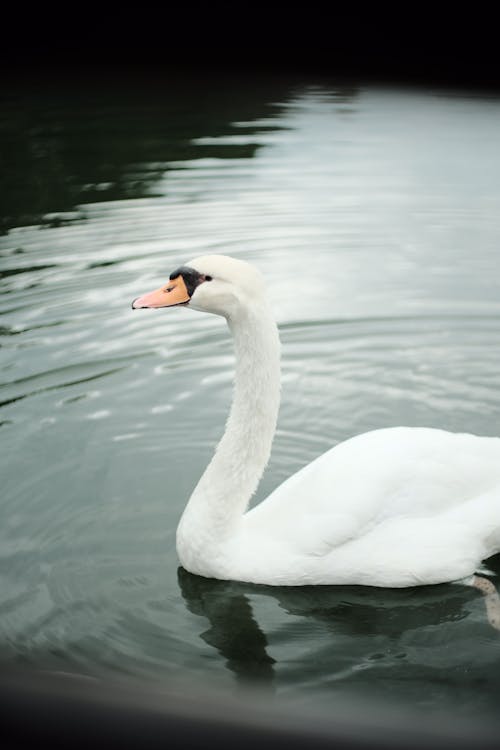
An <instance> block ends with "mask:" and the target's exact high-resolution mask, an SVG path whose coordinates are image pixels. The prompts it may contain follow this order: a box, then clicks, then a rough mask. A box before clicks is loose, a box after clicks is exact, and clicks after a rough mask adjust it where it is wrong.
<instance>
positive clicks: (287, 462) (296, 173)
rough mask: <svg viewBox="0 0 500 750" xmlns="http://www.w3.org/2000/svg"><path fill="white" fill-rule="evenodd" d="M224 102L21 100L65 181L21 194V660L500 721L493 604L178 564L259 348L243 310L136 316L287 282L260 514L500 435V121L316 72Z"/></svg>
mask: <svg viewBox="0 0 500 750" xmlns="http://www.w3.org/2000/svg"><path fill="white" fill-rule="evenodd" d="M199 94H200V92H198V91H193V93H192V95H190V93H189V91H186V90H183V91H182V95H181V94H180V93H179V91H174V92H173V93H172V95H171V97H170V99H168V97H165V98H164V99H162V98H161V97H159V98H158V99H156V100H153V99H151V100H149V99H148V98H147V97H146V96H144V97H143V98H142V99H141V98H140V97H136V98H134V99H133V100H132V101H131V103H130V104H127V102H126V100H125V101H124V99H123V98H121V96H120V93H119V92H118V93H116V95H115V98H113V96H110V97H109V99H107V100H106V101H104V98H99V96H98V95H97V94H96V96H95V98H94V99H92V98H89V99H84V98H83V99H82V100H81V101H80V100H79V101H78V102H76V101H74V100H72V99H71V97H70V98H69V99H65V98H64V97H61V98H60V99H58V98H57V97H52V98H51V99H48V100H47V101H43V100H41V99H35V98H32V99H31V100H30V101H31V109H29V108H28V109H26V107H25V108H24V109H23V107H22V106H21V105H22V104H23V102H22V101H21V100H19V102H18V103H17V104H16V101H13V102H11V105H10V109H9V108H7V109H6V110H4V115H3V120H2V128H3V132H4V135H5V138H6V139H7V141H8V143H9V144H10V147H11V148H12V152H13V154H14V155H15V156H16V155H17V156H16V158H17V159H18V163H17V166H16V168H17V169H25V170H28V172H29V170H30V169H32V170H34V171H35V173H37V174H38V175H39V183H37V184H36V185H35V184H33V185H32V187H30V188H28V187H26V189H25V191H24V192H23V191H20V192H19V191H18V188H17V187H16V186H17V184H18V176H17V177H15V176H14V174H12V185H13V188H12V192H11V193H9V196H10V197H9V196H7V197H6V199H5V203H4V206H5V207H6V209H7V210H6V211H5V214H6V215H5V221H4V224H3V227H4V234H3V236H1V237H0V291H1V297H0V314H1V316H2V317H1V327H0V350H1V351H0V407H1V408H0V428H1V429H0V436H1V438H2V449H1V457H2V464H3V467H2V494H1V501H0V519H1V523H0V559H1V563H2V565H1V569H0V577H1V583H2V585H1V588H0V592H1V593H0V655H1V658H2V660H3V662H4V663H16V664H18V663H24V664H29V665H32V666H33V667H36V668H43V669H50V670H63V671H76V672H82V673H85V674H99V673H101V672H103V671H111V672H116V671H120V672H125V673H127V674H134V675H141V676H143V677H146V678H148V679H150V678H159V679H164V678H168V679H169V680H175V679H179V680H180V679H181V678H182V679H188V680H193V681H195V680H196V681H198V682H200V683H201V684H206V685H211V686H214V685H218V686H220V687H221V689H222V690H224V689H225V688H226V687H227V686H228V685H230V684H231V683H232V682H233V681H234V680H236V681H237V682H238V683H245V684H246V683H248V682H250V683H255V682H257V683H258V684H259V685H260V686H261V687H264V686H267V687H268V688H271V689H272V690H273V691H275V692H278V693H280V694H283V695H289V696H293V697H295V698H297V699H300V700H302V701H304V702H305V703H307V702H308V701H311V702H312V701H313V700H315V698H313V696H318V695H321V696H323V697H326V699H328V700H329V699H330V697H331V696H338V697H340V696H344V697H345V696H350V695H352V696H354V695H357V696H361V695H362V696H365V697H367V698H368V699H371V698H374V697H375V696H376V698H377V700H382V701H385V702H386V703H387V704H389V705H393V704H394V705H396V704H397V703H398V702H403V703H406V704H408V705H410V704H411V705H413V706H417V707H419V708H420V709H422V710H425V711H428V712H432V711H442V710H446V709H448V710H460V711H461V712H462V713H463V714H464V715H465V716H467V715H470V716H472V715H474V714H476V715H477V712H479V713H481V712H484V713H488V712H492V711H493V710H494V708H495V709H496V703H497V697H498V689H499V688H500V678H499V671H498V660H499V658H500V641H499V640H498V638H497V634H496V633H495V632H494V631H493V630H492V629H490V628H489V627H488V626H487V624H486V623H485V613H484V605H483V602H482V600H481V599H480V598H479V597H478V596H476V595H475V594H474V592H472V591H469V590H466V589H463V590H462V589H460V588H459V587H453V586H439V587H428V588H423V589H412V590H405V591H397V592H394V591H384V590H366V589H361V588H356V587H352V588H346V587H341V588H329V587H326V588H320V589H311V588H306V589H289V590H286V589H285V590H284V589H270V588H265V587H252V586H244V585H242V584H236V583H224V582H217V581H208V580H203V579H199V578H197V577H195V576H191V575H189V574H188V573H186V572H185V571H183V570H177V567H178V563H177V559H176V554H175V548H174V538H175V528H176V524H177V522H178V519H179V517H180V514H181V512H182V509H183V507H184V504H185V502H186V499H187V497H188V496H189V493H190V491H191V490H192V488H193V486H194V484H195V483H196V481H197V478H198V477H199V476H200V474H201V472H202V471H203V468H204V466H205V464H206V462H207V461H208V459H209V458H210V455H211V452H212V450H213V448H214V445H215V443H216V441H217V439H218V437H219V436H220V434H221V431H222V428H223V424H224V419H225V415H226V413H227V408H228V403H229V399H230V393H231V379H232V368H233V355H232V349H231V342H230V340H229V337H228V334H227V331H226V329H225V327H224V325H223V322H222V321H220V320H218V319H216V318H214V317H210V316H203V315H199V314H198V313H194V312H188V311H185V310H172V311H168V312H165V311H151V312H149V311H147V312H146V311H144V312H140V313H137V312H133V311H132V310H131V309H130V303H131V300H132V299H133V298H134V297H136V296H137V295H138V294H141V293H143V292H145V291H148V290H149V289H152V288H155V287H156V286H157V285H158V284H159V283H161V282H162V281H163V280H164V279H165V278H167V275H168V274H169V272H170V271H171V270H172V268H175V267H176V266H178V265H179V264H180V263H183V262H186V261H189V259H190V258H192V257H195V256H197V255H200V254H205V253H212V252H222V253H227V254H232V255H235V256H237V257H241V258H244V259H246V260H249V261H251V262H255V263H256V264H258V265H259V267H260V268H261V270H262V271H263V272H264V274H265V276H266V278H267V281H268V284H269V290H270V294H271V296H272V301H273V305H274V309H275V311H276V316H277V319H278V322H279V325H280V333H281V338H282V343H283V401H282V408H281V412H280V418H279V425H278V431H277V435H276V440H275V444H274V448H273V454H272V459H271V462H270V465H269V468H268V471H267V473H266V475H265V477H264V479H263V482H262V484H261V486H260V488H259V490H258V493H257V497H256V501H259V500H261V499H262V498H264V497H265V496H266V494H267V493H268V492H269V491H271V490H272V489H273V488H274V487H275V486H276V485H277V484H278V483H279V482H281V481H282V480H284V479H285V478H286V477H287V476H288V475H289V474H290V473H291V472H293V471H295V470H297V469H299V468H300V467H301V466H303V465H304V464H306V463H307V462H309V461H310V460H312V459H313V458H314V457H315V456H317V455H319V454H320V453H321V452H322V451H324V450H326V449H327V448H329V447H330V446H331V445H333V444H335V443H337V442H338V441H341V440H344V439H346V438H348V437H350V436H352V435H354V434H356V433H359V432H363V431H366V430H370V429H375V428H378V427H383V426H389V425H397V424H407V425H429V426H434V427H441V428H444V429H448V430H455V431H470V432H474V433H478V434H484V435H498V434H500V428H499V424H500V420H499V413H500V388H499V376H498V373H499V372H500V346H499V336H500V333H499V331H500V274H499V272H498V269H499V263H500V218H499V217H500V212H499V206H500V182H499V180H498V175H499V174H500V128H499V127H498V123H499V118H500V102H499V101H498V100H497V99H495V98H492V97H490V98H481V97H480V96H477V95H476V96H472V95H468V94H466V93H462V94H457V93H450V92H446V91H429V92H422V91H404V90H390V89H384V88H373V87H363V86H359V87H350V88H347V87H338V86H333V85H332V86H329V85H306V84H299V83H295V82H290V83H287V84H286V85H285V84H283V83H281V84H280V85H279V86H278V85H276V88H275V89H273V88H272V86H268V87H264V88H263V89H262V90H261V91H257V90H252V91H251V92H250V91H246V90H245V91H243V92H242V91H238V92H235V91H232V90H230V91H227V92H225V94H224V93H221V92H220V91H218V93H217V95H214V98H213V101H212V102H211V104H210V105H209V103H207V102H206V101H205V99H203V97H201V98H200V96H199ZM200 102H201V103H200ZM30 118H31V119H30ZM20 154H25V155H26V154H31V156H26V160H27V161H25V162H22V163H21V161H22V160H21V159H20V156H19V155H20ZM30 159H31V161H30ZM20 165H21V166H20ZM24 176H25V177H26V180H27V182H26V184H29V180H28V177H27V173H26V174H25V175H24ZM37 185H38V187H37ZM16 191H18V192H16ZM367 564H369V561H367ZM491 564H492V566H493V567H494V568H495V567H496V569H500V563H498V561H495V560H493V561H492V563H491ZM478 685H481V689H477V686H478ZM308 696H309V697H308Z"/></svg>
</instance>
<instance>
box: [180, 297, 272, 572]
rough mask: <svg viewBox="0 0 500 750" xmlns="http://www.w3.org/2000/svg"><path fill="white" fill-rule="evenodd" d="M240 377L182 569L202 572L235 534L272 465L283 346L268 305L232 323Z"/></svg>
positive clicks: (198, 499) (183, 531) (184, 532)
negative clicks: (200, 562)
mask: <svg viewBox="0 0 500 750" xmlns="http://www.w3.org/2000/svg"><path fill="white" fill-rule="evenodd" d="M228 325H229V328H230V330H231V332H232V334H233V339H234V348H235V355H236V371H235V382H234V391H233V402H232V406H231V411H230V413H229V417H228V420H227V423H226V430H225V433H224V436H223V437H222V439H221V441H220V442H219V444H218V446H217V448H216V450H215V454H214V456H213V458H212V460H211V462H210V463H209V465H208V467H207V469H206V470H205V473H204V474H203V476H202V477H201V479H200V481H199V482H198V484H197V486H196V488H195V490H194V492H193V494H192V495H191V498H190V500H189V502H188V504H187V506H186V509H185V511H184V514H183V516H182V519H181V522H180V524H179V528H178V530H177V550H178V553H179V557H180V559H181V562H182V564H183V565H184V566H185V567H187V568H188V569H190V570H193V571H195V572H196V565H195V564H194V563H193V560H192V558H193V556H195V557H197V556H198V555H199V554H202V553H203V549H206V550H208V549H212V548H213V547H214V545H215V546H217V545H218V544H220V543H223V542H224V541H225V540H226V539H228V538H229V536H230V535H231V534H232V533H234V531H235V528H236V527H237V525H238V522H239V521H240V520H241V517H242V515H243V514H244V512H245V510H246V509H247V507H248V503H249V501H250V498H251V497H252V495H253V493H254V492H255V490H256V489H257V486H258V484H259V480H260V478H261V476H262V474H263V472H264V468H265V466H266V464H267V462H268V460H269V455H270V453H271V444H272V441H273V436H274V432H275V429H276V420H277V417H278V408H279V400H280V345H279V337H278V329H277V326H276V323H275V321H274V318H273V316H272V313H271V311H270V309H269V307H268V305H267V303H264V302H263V304H262V305H259V306H258V309H257V310H254V309H249V308H248V307H245V308H243V309H241V310H240V311H239V313H238V315H237V316H234V317H233V318H232V319H230V320H228Z"/></svg>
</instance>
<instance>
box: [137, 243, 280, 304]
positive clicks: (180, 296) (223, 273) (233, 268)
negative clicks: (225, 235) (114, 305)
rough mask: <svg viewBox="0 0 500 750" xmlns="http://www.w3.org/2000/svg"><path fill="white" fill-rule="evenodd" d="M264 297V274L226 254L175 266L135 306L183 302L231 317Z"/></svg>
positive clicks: (207, 256) (205, 257)
mask: <svg viewBox="0 0 500 750" xmlns="http://www.w3.org/2000/svg"><path fill="white" fill-rule="evenodd" d="M265 296H266V292H265V282H264V277H263V276H262V274H261V273H260V271H258V270H257V269H256V268H255V267H254V266H252V265H250V263H246V262H245V261H243V260H238V259H237V258H230V257H229V256H227V255H204V256H202V257H200V258H195V259H194V260H191V261H189V262H188V263H186V265H185V266H179V267H178V268H176V269H175V270H174V271H172V273H171V274H170V277H169V279H168V281H167V282H166V283H165V284H163V286H161V287H160V288H159V289H157V290H155V291H154V292H149V293H148V294H144V295H143V296H142V297H137V299H135V300H134V301H133V302H132V308H133V309H134V310H137V309H138V308H142V307H154V308H158V307H174V306H178V305H183V306H185V307H190V308H192V309H194V310H202V311H203V312H210V313H215V314H216V315H223V316H224V317H225V318H228V319H231V318H232V317H234V316H235V315H236V314H237V313H238V311H239V310H241V309H242V308H243V307H247V306H252V305H254V304H259V302H262V301H263V300H264V299H265Z"/></svg>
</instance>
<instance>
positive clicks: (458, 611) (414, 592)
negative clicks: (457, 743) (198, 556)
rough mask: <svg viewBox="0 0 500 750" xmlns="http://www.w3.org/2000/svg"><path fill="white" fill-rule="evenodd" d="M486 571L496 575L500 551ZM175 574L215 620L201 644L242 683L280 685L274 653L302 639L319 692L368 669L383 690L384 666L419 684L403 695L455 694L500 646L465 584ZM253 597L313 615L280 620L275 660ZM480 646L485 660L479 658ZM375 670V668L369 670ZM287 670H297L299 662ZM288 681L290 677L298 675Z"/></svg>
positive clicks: (194, 608) (196, 605)
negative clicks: (393, 585) (428, 687)
mask: <svg viewBox="0 0 500 750" xmlns="http://www.w3.org/2000/svg"><path fill="white" fill-rule="evenodd" d="M489 565H490V566H491V567H492V568H493V569H495V568H496V569H498V568H499V567H500V555H499V556H496V557H495V558H493V559H492V560H490V561H489ZM177 575H178V583H179V587H180V590H181V593H182V596H183V598H184V601H185V603H186V606H187V608H188V609H189V611H190V612H192V613H193V614H195V615H198V616H202V617H205V618H206V619H207V620H208V623H209V627H208V629H206V628H203V631H202V632H201V633H200V638H201V639H202V640H203V641H204V642H205V643H206V644H208V645H209V646H211V647H212V648H214V649H215V650H216V651H217V652H218V653H219V654H220V656H221V657H222V658H223V659H224V660H225V666H226V667H227V669H228V670H229V671H230V672H231V673H233V675H234V677H235V678H236V682H237V684H239V685H241V686H249V685H255V686H257V685H258V686H259V689H260V688H262V687H264V686H267V687H268V688H270V689H273V688H274V683H275V679H276V672H277V669H278V667H279V658H278V657H277V654H276V652H277V651H278V652H279V651H281V646H282V645H283V643H284V641H286V642H287V643H293V645H294V652H295V654H297V653H299V648H298V647H299V641H301V645H300V651H302V653H304V651H305V649H306V648H307V661H308V665H309V666H308V668H309V669H310V670H311V676H313V675H315V681H316V683H317V684H318V685H320V686H321V685H322V684H323V685H324V684H325V682H330V683H332V682H337V681H339V687H340V683H341V682H342V683H345V680H346V679H347V681H348V682H349V683H350V685H351V686H352V683H353V681H354V682H355V681H356V679H357V675H359V674H360V672H362V673H363V677H362V679H363V683H364V686H365V687H366V688H367V689H368V690H370V689H371V688H370V683H371V685H372V688H373V687H376V689H377V690H378V689H379V687H380V685H379V681H380V677H381V670H388V669H390V670H393V672H392V676H393V677H394V676H396V677H397V676H398V675H397V674H395V673H399V677H400V678H401V679H403V680H405V682H406V683H407V681H408V678H409V677H410V680H413V681H414V685H413V686H410V685H408V684H406V685H405V690H409V691H412V690H415V691H416V692H418V691H421V688H422V685H423V682H425V681H428V680H429V679H431V680H436V681H438V682H440V683H441V687H443V684H444V682H445V681H446V682H447V683H449V687H450V688H451V690H453V674H454V673H456V670H457V669H458V670H459V671H461V672H462V673H461V677H460V679H461V680H462V681H464V680H465V681H466V680H467V679H471V680H472V681H474V679H475V677H474V674H475V665H477V666H478V667H479V668H481V669H483V668H484V661H486V662H488V661H489V660H491V648H492V645H493V646H494V647H495V648H496V645H497V644H496V643H495V644H492V639H496V640H498V632H497V631H496V630H494V629H493V628H492V627H491V626H490V625H489V624H488V618H487V617H486V616H485V612H484V605H483V603H482V601H481V600H480V599H478V598H477V594H474V591H473V590H471V589H469V588H466V587H463V586H457V585H449V584H440V585H436V586H425V587H422V586H419V587H415V588H407V589H381V588H370V587H363V586H263V585H258V584H248V583H240V582H237V581H222V580H217V579H210V578H204V577H202V576H198V575H194V574H192V573H189V572H188V571H186V570H185V569H184V568H182V567H179V568H178V571H177ZM256 597H269V598H271V599H272V600H274V603H276V604H277V605H278V607H279V608H280V609H281V610H282V611H284V612H285V613H286V615H288V616H291V617H292V618H294V617H300V618H306V621H305V622H304V625H302V624H301V623H300V621H299V623H298V622H297V621H295V620H293V619H292V620H291V621H290V622H286V621H285V622H282V623H281V624H280V626H279V630H276V628H275V624H274V623H273V626H272V628H273V632H274V634H276V633H278V639H277V641H276V645H277V648H273V651H274V655H275V656H276V657H277V658H273V656H272V655H271V653H270V652H269V651H270V648H269V641H268V634H266V632H265V629H264V627H262V626H261V625H260V624H259V622H257V619H256V612H254V607H253V604H252V600H253V602H254V603H257V601H256ZM263 619H265V618H263ZM318 625H319V626H320V627H321V630H320V631H318V629H317V627H318ZM304 626H305V628H306V630H305V629H304ZM269 629H271V628H269ZM478 635H480V638H478ZM325 637H326V639H325ZM480 643H481V644H482V647H483V648H484V654H483V653H480V654H479V656H480V658H479V660H478V659H477V656H478V653H477V651H478V646H479V644H480ZM479 650H480V652H481V649H479ZM483 657H484V661H483ZM283 666H285V665H284V664H283V663H282V664H281V669H283ZM370 667H374V668H375V669H374V670H373V673H372V674H371V672H372V670H370ZM300 668H301V670H303V668H304V664H303V662H301V665H300ZM289 669H291V670H292V671H293V664H289ZM462 670H463V671H462ZM384 674H386V672H385V671H384ZM466 674H467V675H468V678H467V677H466ZM450 676H451V679H450ZM288 677H293V676H292V675H291V672H289V674H288ZM371 678H373V681H374V682H372V679H371ZM286 679H287V678H286V677H285V680H286ZM494 679H495V680H496V679H497V678H496V677H494ZM375 683H376V684H375ZM395 684H396V688H394V686H393V687H392V688H391V689H392V690H395V692H396V693H397V692H398V691H399V688H398V687H397V685H399V682H398V680H396V681H395ZM465 684H466V683H465V682H462V686H463V687H465ZM386 687H387V688H388V684H386ZM454 699H456V694H454Z"/></svg>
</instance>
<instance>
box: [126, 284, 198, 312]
mask: <svg viewBox="0 0 500 750" xmlns="http://www.w3.org/2000/svg"><path fill="white" fill-rule="evenodd" d="M190 299H191V298H190V296H189V293H188V290H187V288H186V284H185V283H184V279H183V278H182V276H178V277H177V278H176V279H173V280H171V281H169V282H168V284H166V286H162V287H161V289H156V291H154V292H149V294H143V296H142V297H137V299H135V300H134V301H133V302H132V309H133V310H138V309H139V308H141V307H172V305H184V304H185V303H186V302H189V300H190Z"/></svg>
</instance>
